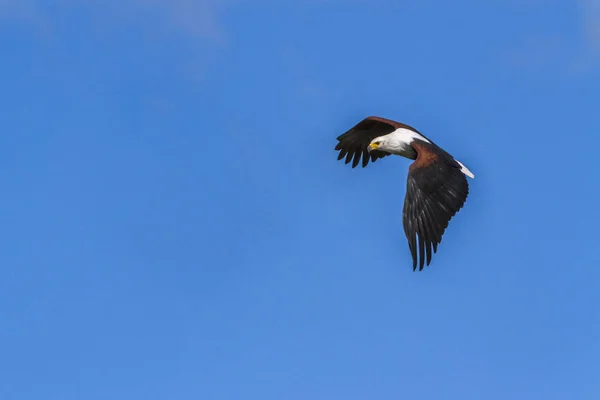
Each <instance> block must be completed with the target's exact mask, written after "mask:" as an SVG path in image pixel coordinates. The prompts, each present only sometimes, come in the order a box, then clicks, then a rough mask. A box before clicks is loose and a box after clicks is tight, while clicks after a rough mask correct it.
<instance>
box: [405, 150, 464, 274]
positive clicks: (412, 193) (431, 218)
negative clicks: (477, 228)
mask: <svg viewBox="0 0 600 400" xmlns="http://www.w3.org/2000/svg"><path fill="white" fill-rule="evenodd" d="M431 149H433V150H435V151H436V155H435V157H433V158H432V161H431V162H430V164H428V165H417V164H418V159H417V161H416V162H415V163H414V164H413V166H414V167H412V166H411V168H410V170H409V174H408V178H407V185H406V198H405V200H404V208H403V212H402V223H403V225H404V232H405V234H406V238H407V240H408V247H409V249H410V252H411V255H412V258H413V270H416V269H417V265H418V268H419V271H421V270H423V268H424V266H425V265H429V264H430V262H431V258H432V250H433V253H436V252H437V248H438V245H439V244H440V243H441V241H442V236H443V235H444V232H445V230H446V228H447V227H448V224H449V222H450V220H451V219H452V217H454V215H455V214H456V213H457V212H458V211H459V210H460V209H461V208H462V207H463V205H464V203H465V201H466V199H467V196H468V195H469V184H468V182H467V178H466V176H465V175H464V174H463V173H462V172H461V171H460V165H459V164H458V163H457V162H456V161H455V160H454V159H453V158H452V157H451V156H450V155H449V154H447V153H445V152H443V150H441V149H439V148H437V146H436V147H435V148H434V147H433V146H432V147H431ZM417 246H418V254H417Z"/></svg>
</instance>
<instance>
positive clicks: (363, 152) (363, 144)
mask: <svg viewBox="0 0 600 400" xmlns="http://www.w3.org/2000/svg"><path fill="white" fill-rule="evenodd" d="M398 125H399V123H398V122H396V121H392V120H389V119H385V118H381V117H367V118H365V119H363V120H362V121H360V122H359V123H358V124H356V125H355V126H353V127H352V128H351V129H350V130H348V131H347V132H345V133H343V134H341V135H340V136H338V137H337V140H338V141H339V142H338V144H337V146H335V150H336V151H337V150H339V152H340V154H339V155H338V160H341V159H342V158H344V157H346V164H348V163H349V162H350V161H352V168H354V167H356V166H357V165H358V163H359V162H360V159H361V156H362V166H363V168H364V167H366V166H367V164H368V163H369V159H370V160H371V161H372V162H375V161H376V160H377V159H378V158H383V157H385V156H389V155H390V153H388V152H386V151H381V150H373V151H371V152H370V153H369V150H368V147H369V143H371V140H373V139H375V138H376V137H379V136H383V135H387V134H388V133H392V132H393V131H395V130H396V129H397V128H398Z"/></svg>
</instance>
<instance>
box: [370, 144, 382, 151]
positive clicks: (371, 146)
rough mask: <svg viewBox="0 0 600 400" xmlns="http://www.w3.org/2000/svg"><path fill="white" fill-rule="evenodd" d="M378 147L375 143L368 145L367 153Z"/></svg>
mask: <svg viewBox="0 0 600 400" xmlns="http://www.w3.org/2000/svg"><path fill="white" fill-rule="evenodd" d="M378 147H379V144H377V143H371V144H370V145H369V148H368V150H369V152H371V150H376V149H377V148H378Z"/></svg>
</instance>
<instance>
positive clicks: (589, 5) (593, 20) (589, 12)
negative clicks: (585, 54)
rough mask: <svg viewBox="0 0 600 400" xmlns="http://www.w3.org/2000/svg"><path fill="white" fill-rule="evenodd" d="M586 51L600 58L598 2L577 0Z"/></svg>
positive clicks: (594, 0)
mask: <svg viewBox="0 0 600 400" xmlns="http://www.w3.org/2000/svg"><path fill="white" fill-rule="evenodd" d="M579 3H580V9H581V16H582V25H583V34H584V37H585V40H586V44H587V47H588V50H589V51H590V52H592V53H593V55H594V56H597V57H600V0H579Z"/></svg>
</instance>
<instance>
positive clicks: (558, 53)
mask: <svg viewBox="0 0 600 400" xmlns="http://www.w3.org/2000/svg"><path fill="white" fill-rule="evenodd" d="M574 4H575V6H576V7H577V14H576V18H577V20H576V21H575V22H576V23H577V25H578V26H577V30H578V33H577V34H576V35H575V36H570V37H567V36H565V35H563V34H558V33H553V32H532V33H531V34H529V35H528V36H526V37H524V38H523V40H522V41H521V42H520V43H518V44H517V45H515V47H513V48H512V49H510V50H509V51H508V55H507V58H508V61H509V63H510V64H511V65H512V66H514V67H517V68H519V69H532V70H535V71H539V70H540V69H544V70H548V69H551V70H554V71H555V72H559V73H561V74H567V75H571V76H579V75H582V74H583V75H586V74H589V73H594V74H596V73H598V71H599V67H600V0H577V2H576V3H574ZM529 6H535V7H539V8H541V7H544V6H545V5H544V4H542V3H540V4H536V3H531V4H529Z"/></svg>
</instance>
